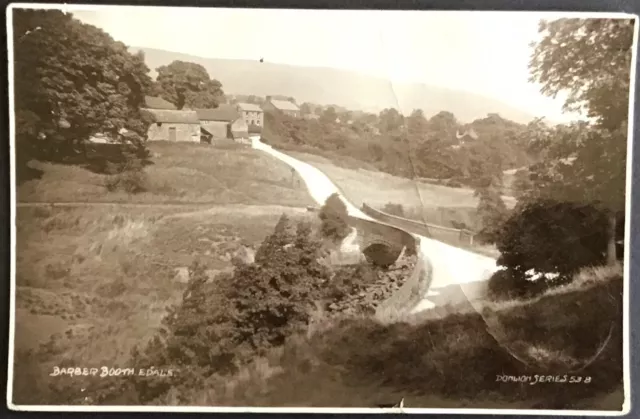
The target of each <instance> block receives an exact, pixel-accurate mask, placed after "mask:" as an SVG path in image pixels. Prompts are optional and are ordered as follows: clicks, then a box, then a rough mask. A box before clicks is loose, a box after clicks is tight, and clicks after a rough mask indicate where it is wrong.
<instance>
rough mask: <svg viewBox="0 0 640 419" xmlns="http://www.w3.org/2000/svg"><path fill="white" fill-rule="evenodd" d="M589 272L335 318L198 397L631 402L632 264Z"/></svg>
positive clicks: (551, 405) (499, 404) (239, 401)
mask: <svg viewBox="0 0 640 419" xmlns="http://www.w3.org/2000/svg"><path fill="white" fill-rule="evenodd" d="M581 277H582V278H581V279H579V280H578V282H577V283H576V284H575V285H573V286H568V287H566V288H564V289H556V290H554V291H553V292H549V293H548V294H546V295H543V296H542V297H539V298H536V299H534V300H526V301H510V302H506V303H504V302H503V303H491V302H486V303H485V305H484V308H483V309H480V310H479V312H476V311H475V310H473V309H472V310H467V311H466V312H465V311H464V310H463V312H461V313H460V314H456V315H451V316H448V317H446V318H444V319H437V320H420V319H419V318H416V319H413V321H411V322H409V323H395V324H390V325H386V326H384V325H381V324H379V323H377V322H375V321H373V320H371V319H366V318H361V319H347V320H344V321H341V322H336V323H332V324H329V325H327V327H326V328H324V329H319V330H317V331H315V332H314V333H310V334H308V335H307V336H305V337H303V336H300V337H298V338H296V339H292V340H290V341H289V342H288V344H286V345H285V347H284V348H281V349H279V350H277V351H273V352H272V353H271V354H270V355H269V356H268V357H266V358H264V359H261V360H259V361H257V362H256V363H255V364H254V365H253V366H251V367H249V368H247V369H246V370H243V371H241V373H239V374H237V375H236V376H235V377H234V378H233V379H232V380H229V379H228V378H226V379H225V380H223V379H221V378H216V379H213V378H212V379H211V380H209V382H208V383H207V385H206V386H205V389H204V390H200V391H196V392H195V394H194V396H193V397H192V400H191V401H190V404H198V405H227V406H242V405H249V406H313V407H376V405H377V404H382V403H396V402H397V401H399V400H400V399H401V398H404V400H405V406H406V407H429V408H500V409H508V408H520V409H523V408H524V409H527V408H528V409H572V408H580V409H590V410H620V409H621V406H622V402H623V397H622V368H621V367H622V271H621V269H620V268H619V267H618V268H616V269H596V270H585V271H584V272H582V273H581ZM584 307H589V309H588V310H585V309H584ZM536 375H537V376H538V378H536ZM564 375H567V377H566V379H567V381H566V382H564V383H560V382H540V381H539V376H545V377H546V376H553V377H556V376H559V379H562V377H563V376H564ZM504 376H508V377H524V378H525V379H526V380H528V381H525V382H522V383H517V382H513V381H507V382H503V381H502V380H501V379H500V378H498V377H504ZM571 377H573V378H571ZM578 377H580V382H577V381H578ZM587 377H589V378H587ZM507 380H509V379H507ZM570 381H574V382H570ZM318 389H322V391H318Z"/></svg>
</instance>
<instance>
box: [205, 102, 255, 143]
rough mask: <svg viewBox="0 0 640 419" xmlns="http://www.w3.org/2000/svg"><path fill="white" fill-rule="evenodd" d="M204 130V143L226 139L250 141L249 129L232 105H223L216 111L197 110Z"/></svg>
mask: <svg viewBox="0 0 640 419" xmlns="http://www.w3.org/2000/svg"><path fill="white" fill-rule="evenodd" d="M195 112H196V114H197V116H198V120H199V121H200V127H201V130H202V141H203V142H206V143H212V142H214V141H216V140H222V139H225V138H229V139H234V140H237V141H240V142H245V141H248V140H249V127H248V125H247V123H246V122H245V120H244V118H243V117H242V115H241V114H240V112H238V110H237V108H236V107H235V106H232V105H226V104H222V105H220V106H218V107H217V108H215V109H196V110H195Z"/></svg>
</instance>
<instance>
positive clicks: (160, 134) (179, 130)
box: [145, 109, 200, 143]
mask: <svg viewBox="0 0 640 419" xmlns="http://www.w3.org/2000/svg"><path fill="white" fill-rule="evenodd" d="M145 110H146V112H148V113H149V114H151V117H152V120H153V122H152V123H151V125H149V129H148V131H147V139H148V141H170V142H192V143H197V142H200V121H199V120H198V114H197V113H196V112H194V111H188V110H182V111H178V110H170V109H145Z"/></svg>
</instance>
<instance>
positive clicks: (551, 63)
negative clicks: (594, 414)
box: [529, 19, 633, 262]
mask: <svg viewBox="0 0 640 419" xmlns="http://www.w3.org/2000/svg"><path fill="white" fill-rule="evenodd" d="M540 32H541V33H542V35H543V37H542V40H541V41H540V42H539V43H538V44H537V45H536V47H535V50H534V53H533V55H532V58H531V62H530V68H531V73H532V80H534V81H537V82H539V83H540V84H541V85H542V92H543V93H546V94H548V95H551V96H556V95H557V94H558V93H560V92H564V93H565V94H566V95H567V100H566V102H565V108H566V109H567V110H582V111H586V115H587V116H588V117H589V118H590V119H591V122H590V123H575V124H572V125H569V126H565V127H557V128H554V129H546V128H544V127H541V126H540V125H539V124H538V125H535V126H530V127H529V128H531V132H532V137H533V138H535V139H536V143H535V145H536V147H537V149H538V150H540V151H541V152H542V154H543V155H544V156H545V158H544V161H543V162H542V163H541V164H539V165H537V166H536V167H533V168H532V169H533V170H532V176H531V180H532V181H533V188H534V191H533V194H529V196H534V197H536V198H550V199H558V200H564V201H571V202H577V203H580V202H584V203H588V204H595V205H598V206H600V207H601V208H604V209H605V210H607V211H608V213H609V230H608V231H609V246H608V260H609V262H614V261H615V260H616V254H615V253H616V251H615V234H616V229H617V228H616V214H618V213H619V212H620V211H621V210H623V209H624V202H625V179H626V158H627V155H626V145H627V120H628V111H629V90H630V88H629V86H630V70H631V58H632V51H631V47H632V39H633V21H631V20H623V19H560V20H556V21H553V22H542V23H541V24H540Z"/></svg>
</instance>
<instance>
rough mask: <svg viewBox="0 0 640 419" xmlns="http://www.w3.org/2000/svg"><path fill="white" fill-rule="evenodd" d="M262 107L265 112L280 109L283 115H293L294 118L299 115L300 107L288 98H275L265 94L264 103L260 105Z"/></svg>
mask: <svg viewBox="0 0 640 419" xmlns="http://www.w3.org/2000/svg"><path fill="white" fill-rule="evenodd" d="M262 109H263V110H264V111H265V112H268V111H280V112H282V113H284V114H285V115H289V116H293V117H295V118H299V117H300V108H299V107H298V105H296V104H295V103H293V102H290V101H288V100H276V99H273V98H272V97H271V96H267V98H266V101H265V103H264V104H263V105H262Z"/></svg>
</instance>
